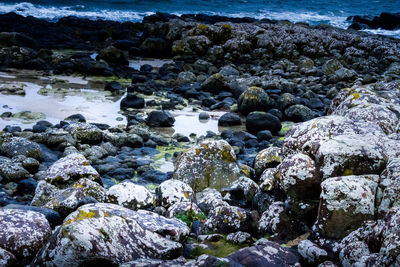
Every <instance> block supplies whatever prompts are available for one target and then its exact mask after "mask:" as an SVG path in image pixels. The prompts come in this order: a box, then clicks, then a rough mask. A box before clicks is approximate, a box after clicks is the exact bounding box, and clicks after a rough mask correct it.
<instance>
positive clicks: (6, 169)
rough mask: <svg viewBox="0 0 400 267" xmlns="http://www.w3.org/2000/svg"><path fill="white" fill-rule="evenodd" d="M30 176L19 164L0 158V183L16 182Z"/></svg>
mask: <svg viewBox="0 0 400 267" xmlns="http://www.w3.org/2000/svg"><path fill="white" fill-rule="evenodd" d="M29 176H30V174H29V172H28V171H27V170H26V169H25V168H24V167H23V166H22V164H21V163H19V162H14V161H12V160H11V159H9V158H6V157H2V156H0V181H2V180H3V181H2V182H3V183H5V182H17V181H19V180H23V179H26V178H28V177H29Z"/></svg>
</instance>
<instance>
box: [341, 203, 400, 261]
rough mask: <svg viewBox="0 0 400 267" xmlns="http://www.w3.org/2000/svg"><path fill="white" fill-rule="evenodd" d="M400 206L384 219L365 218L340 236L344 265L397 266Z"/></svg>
mask: <svg viewBox="0 0 400 267" xmlns="http://www.w3.org/2000/svg"><path fill="white" fill-rule="evenodd" d="M399 241H400V209H399V208H393V209H392V210H390V211H389V212H388V213H387V214H386V216H385V217H384V219H382V220H377V221H375V222H373V221H370V222H366V223H365V224H364V225H363V226H362V227H360V228H358V229H357V230H355V231H353V232H352V233H350V234H349V235H348V236H346V237H345V238H343V240H342V241H341V243H340V245H339V248H341V250H340V260H341V263H342V264H343V266H350V265H351V264H353V263H354V264H359V265H360V266H396V264H398V261H399V257H398V255H400V242H399Z"/></svg>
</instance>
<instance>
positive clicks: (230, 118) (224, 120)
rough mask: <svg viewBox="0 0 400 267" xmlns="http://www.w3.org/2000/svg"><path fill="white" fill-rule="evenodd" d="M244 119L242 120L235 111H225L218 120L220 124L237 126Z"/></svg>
mask: <svg viewBox="0 0 400 267" xmlns="http://www.w3.org/2000/svg"><path fill="white" fill-rule="evenodd" d="M241 124H242V121H241V120H240V117H239V115H237V114H235V113H225V114H224V115H222V116H221V118H219V120H218V125H219V126H235V125H241Z"/></svg>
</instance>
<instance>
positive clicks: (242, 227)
mask: <svg viewBox="0 0 400 267" xmlns="http://www.w3.org/2000/svg"><path fill="white" fill-rule="evenodd" d="M252 221H253V219H252V217H251V215H250V212H249V211H248V210H246V209H242V208H239V207H235V206H229V205H223V206H218V207H216V208H215V209H214V210H212V211H210V213H209V214H208V219H207V221H206V222H205V226H206V227H207V228H208V229H210V230H211V231H217V232H221V233H232V232H237V231H244V232H247V231H250V230H251V222H252Z"/></svg>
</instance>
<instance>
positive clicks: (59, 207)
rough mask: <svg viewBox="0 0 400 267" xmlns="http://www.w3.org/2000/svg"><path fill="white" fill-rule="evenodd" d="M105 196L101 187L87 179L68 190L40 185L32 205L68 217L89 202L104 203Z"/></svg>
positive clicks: (81, 180) (44, 184)
mask: <svg viewBox="0 0 400 267" xmlns="http://www.w3.org/2000/svg"><path fill="white" fill-rule="evenodd" d="M105 195H106V191H105V189H104V188H103V187H102V186H101V185H99V184H98V183H96V182H93V181H91V180H88V179H86V178H82V179H80V180H79V181H77V182H75V183H74V184H73V185H72V186H71V187H68V188H66V189H58V188H56V187H54V186H52V185H50V184H46V183H39V185H38V187H37V188H36V191H35V196H34V198H33V200H32V203H31V204H32V205H35V206H43V207H45V208H49V209H52V210H55V211H57V212H59V213H60V214H61V215H63V216H66V215H68V214H69V213H71V212H72V211H74V210H76V209H77V208H78V207H79V206H80V205H83V204H86V203H87V202H89V203H90V202H97V201H98V202H103V201H104V200H105ZM85 202H86V203H85Z"/></svg>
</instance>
